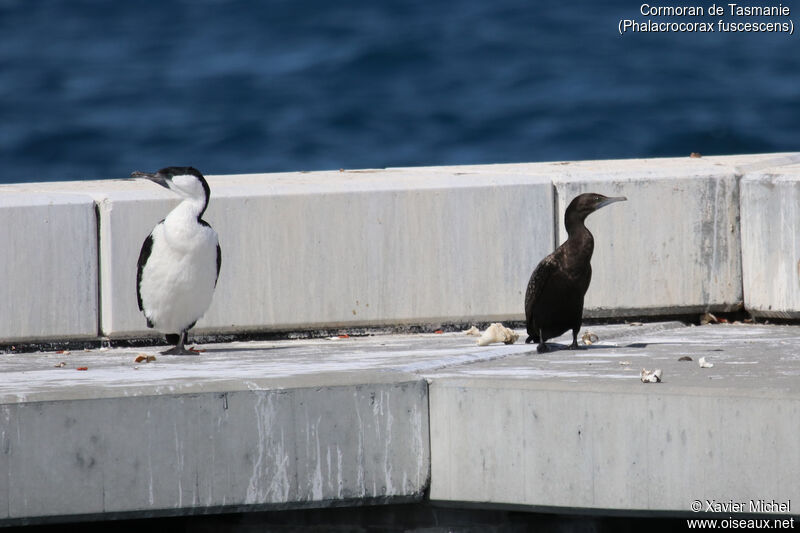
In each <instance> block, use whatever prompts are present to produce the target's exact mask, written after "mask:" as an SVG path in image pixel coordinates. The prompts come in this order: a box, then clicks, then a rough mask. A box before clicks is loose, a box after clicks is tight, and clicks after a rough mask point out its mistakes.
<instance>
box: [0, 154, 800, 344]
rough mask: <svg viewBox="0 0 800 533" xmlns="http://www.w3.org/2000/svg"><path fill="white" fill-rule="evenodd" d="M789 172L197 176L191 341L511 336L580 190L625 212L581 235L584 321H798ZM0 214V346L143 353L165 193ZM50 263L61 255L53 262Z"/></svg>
mask: <svg viewBox="0 0 800 533" xmlns="http://www.w3.org/2000/svg"><path fill="white" fill-rule="evenodd" d="M798 158H800V156H798V154H748V155H736V156H720V157H702V158H689V157H682V158H665V159H646V160H617V161H613V160H612V161H575V162H549V163H521V164H503V165H465V166H453V167H420V168H406V169H383V170H381V169H365V170H344V171H341V172H339V171H334V172H330V171H328V172H292V173H280V174H249V175H234V176H210V177H209V182H210V183H211V187H212V201H211V204H210V206H209V209H208V211H207V214H206V218H207V219H208V221H209V222H210V223H211V224H212V225H213V226H214V227H215V228H216V229H217V231H218V233H219V235H220V241H221V244H222V249H223V268H222V272H221V274H220V279H219V284H218V287H217V291H216V294H215V296H214V300H213V302H212V305H211V308H210V309H209V311H208V313H207V314H206V316H205V317H204V318H203V319H201V320H200V321H199V322H198V324H197V326H196V329H197V331H199V332H205V333H210V334H224V333H242V332H254V331H268V330H269V331H287V330H294V329H309V328H335V327H358V326H371V325H389V326H392V325H396V324H412V323H413V324H422V323H457V322H464V321H468V320H473V321H498V320H520V319H522V318H523V317H522V303H521V302H522V300H523V297H524V288H525V286H526V283H527V280H528V277H529V276H530V273H531V271H532V270H533V268H534V267H535V265H536V264H537V263H538V262H539V261H540V260H541V259H542V258H543V257H544V256H545V255H547V253H549V252H550V251H552V250H553V249H554V248H555V246H556V245H557V244H558V243H559V242H560V241H561V240H563V238H564V233H563V231H564V230H563V223H562V220H561V218H562V213H563V210H564V209H565V207H566V204H567V202H568V201H569V200H570V199H571V197H572V196H574V195H575V194H577V193H579V192H583V191H586V190H597V191H598V192H606V193H610V194H616V193H619V194H625V195H627V196H628V197H629V198H630V199H629V201H628V202H627V203H625V204H618V205H614V206H611V207H609V208H607V209H606V210H603V211H601V212H599V213H596V214H594V215H592V216H591V217H590V218H589V220H588V224H589V226H590V228H591V229H592V230H593V231H594V232H595V234H596V237H597V243H596V244H597V246H596V249H595V257H594V259H593V265H594V272H595V274H594V282H593V283H592V286H591V288H590V290H589V293H588V294H587V300H586V304H587V306H586V314H587V315H588V316H614V317H620V316H641V315H645V314H649V315H653V314H656V315H658V314H675V313H685V312H695V311H700V310H709V309H710V310H725V309H732V308H736V307H738V306H740V305H742V302H743V299H744V301H745V303H747V302H751V304H748V305H752V308H753V310H754V312H761V313H769V312H773V311H774V313H775V314H778V315H780V316H796V315H797V313H800V312H797V311H796V310H797V304H796V303H795V302H794V301H793V299H794V298H795V297H794V296H792V294H793V293H797V292H798V291H796V290H794V291H791V290H787V289H785V288H786V287H789V285H787V284H788V283H791V284H792V285H791V287H793V288H797V287H795V285H797V284H798V283H800V282H798V281H797V279H795V278H796V277H797V276H796V275H795V274H796V270H797V269H796V264H797V261H798V258H797V257H794V256H793V255H792V253H793V246H794V244H791V242H790V241H791V238H792V235H793V234H794V233H793V228H794V227H795V226H797V224H796V221H795V220H794V219H795V218H796V217H795V216H794V215H795V213H794V211H793V207H792V205H793V204H792V203H791V202H790V201H789V199H791V198H792V194H793V193H792V192H791V190H790V185H789V184H788V182H791V181H792V180H793V179H794V178H792V176H794V175H795V174H796V172H797V171H796V168H795V167H796V163H797V160H798ZM792 163H795V167H792V166H791V164H792ZM787 165H789V166H787ZM793 173H794V174H793ZM742 176H745V178H742ZM759 176H761V177H759ZM763 176H772V177H769V178H763ZM751 178H752V180H755V181H756V182H758V180H762V181H763V180H764V179H766V180H767V181H769V183H767V182H764V183H763V186H762V189H763V190H762V192H761V193H759V194H760V195H761V196H759V195H749V196H748V195H745V196H744V197H742V198H741V199H740V198H739V180H740V179H742V180H743V181H742V183H743V184H744V185H743V187H747V186H748V185H747V184H748V183H750V181H748V180H750V179H751ZM784 182H787V183H784ZM787 187H788V188H787ZM755 188H757V187H756V185H755V183H753V184H752V186H751V189H749V190H751V192H752V191H754V190H755ZM779 188H781V189H780V191H782V192H780V191H779ZM747 190H748V189H745V192H746V191H747ZM784 193H785V194H784ZM770 195H771V196H770ZM0 197H2V199H3V200H2V204H0V206H2V210H1V211H2V212H5V213H6V215H9V214H10V213H12V212H13V213H17V212H18V211H19V213H22V212H24V213H28V214H29V215H30V217H31V218H30V219H24V218H23V217H22V215H21V214H18V213H17V214H14V215H13V216H12V217H11V218H9V217H8V216H6V217H5V218H4V219H3V220H8V221H10V222H8V223H7V224H6V225H5V226H4V227H5V229H6V232H4V233H3V235H2V236H0V246H2V249H3V250H7V249H13V250H14V252H13V255H9V254H4V255H3V257H2V258H0V269H4V270H5V271H7V275H6V276H5V279H10V280H14V281H13V282H12V283H10V284H6V285H5V286H3V287H0V291H6V294H7V295H8V298H5V299H3V300H2V301H3V302H4V303H5V304H4V306H3V307H0V344H6V343H13V342H15V341H37V340H50V339H56V340H58V339H65V338H70V337H72V338H76V337H87V336H90V337H95V338H98V337H100V336H109V337H114V338H121V337H130V336H137V337H139V336H149V335H155V333H154V332H152V331H150V330H147V329H146V327H145V323H144V318H143V316H142V315H141V313H139V311H138V309H137V306H136V301H135V288H134V287H135V279H136V259H137V257H138V253H139V248H140V246H141V243H142V242H143V240H144V238H145V237H146V235H147V233H148V232H149V231H150V230H151V229H152V227H153V226H154V225H155V224H156V223H157V222H158V221H159V220H161V218H163V217H164V216H165V214H166V213H168V212H169V210H170V209H171V208H172V207H173V206H174V205H175V204H176V203H177V201H178V199H177V198H176V197H175V196H174V195H172V194H171V193H170V192H169V191H167V190H164V189H162V188H159V187H156V186H155V185H153V184H152V183H147V182H144V181H141V180H140V181H128V180H97V181H83V182H54V183H26V184H15V185H4V186H0ZM34 197H36V198H38V200H36V201H34V202H33V204H31V201H30V200H26V198H28V199H30V198H34ZM751 197H752V198H753V199H754V201H752V202H749V201H748V200H747V199H748V198H751ZM767 197H771V198H772V200H770V201H769V202H767V201H766V200H765V199H766V198H767ZM42 202H44V203H42ZM748 202H749V203H748ZM17 203H19V205H20V206H21V208H20V209H18V210H17V211H14V206H15V205H16V204H17ZM745 203H747V205H745ZM34 204H35V206H38V207H36V209H31V208H30V207H31V205H34ZM62 204H64V205H73V206H77V204H80V208H79V209H78V207H75V208H76V209H78V210H79V211H80V213H81V214H80V216H77V215H64V216H61V215H59V217H60V218H58V223H57V224H50V225H48V224H47V222H46V221H47V220H49V219H47V218H44V219H43V218H42V217H40V216H39V214H41V213H43V212H44V210H50V211H52V212H53V213H55V212H56V211H58V210H62V211H63V210H64V209H66V208H65V207H64V205H62ZM95 206H96V210H97V216H98V220H99V224H100V226H99V231H98V228H97V227H96V223H95V222H94V220H95V219H94V209H93V208H94V207H95ZM2 212H0V217H2V216H4V215H3V214H2ZM740 212H741V213H743V215H742V219H743V221H742V225H743V226H746V232H745V234H744V235H742V237H741V239H740V238H739V235H740V225H739V216H740ZM37 213H38V214H37ZM776 213H777V214H776ZM81 217H83V218H81ZM776 217H777V218H779V219H780V221H781V223H780V224H777V223H774V221H775V220H776ZM23 219H24V220H27V222H26V223H25V224H17V223H16V222H13V220H17V221H21V220H23ZM84 219H85V220H84ZM55 220H56V219H53V221H55ZM748 224H749V226H748ZM773 226H774V227H773ZM54 228H55V229H54ZM740 240H741V241H745V247H744V248H742V244H741V242H740ZM63 250H68V251H69V252H70V253H71V254H72V255H70V256H69V257H62V256H63V255H64V254H63ZM749 250H752V252H751V251H749ZM45 252H49V253H50V256H45V255H44V254H45ZM76 254H77V255H76ZM78 256H79V257H78ZM742 261H744V263H745V266H746V268H745V272H744V274H743V273H742V268H743V267H742ZM792 272H794V273H795V274H792ZM767 273H769V274H767ZM792 276H794V277H792ZM743 279H744V284H743V283H742V280H743ZM97 280H99V289H98V287H97ZM37 283H41V284H42V286H44V288H40V285H37ZM743 286H744V294H743V290H742V287H743ZM62 293H64V294H63V295H62ZM0 295H2V293H0ZM51 297H54V298H51ZM309 302H314V304H313V305H310V304H309ZM770 307H772V308H773V309H770ZM48 313H50V314H48ZM793 313H794V314H793ZM98 323H99V331H98Z"/></svg>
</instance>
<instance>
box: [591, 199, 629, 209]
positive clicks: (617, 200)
mask: <svg viewBox="0 0 800 533" xmlns="http://www.w3.org/2000/svg"><path fill="white" fill-rule="evenodd" d="M626 200H627V198H625V197H624V196H614V197H612V198H606V199H605V200H603V201H602V202H600V203H598V204H597V206H596V207H595V209H600V208H601V207H605V206H607V205H609V204H613V203H614V202H624V201H626Z"/></svg>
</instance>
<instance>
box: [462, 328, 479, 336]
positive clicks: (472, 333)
mask: <svg viewBox="0 0 800 533" xmlns="http://www.w3.org/2000/svg"><path fill="white" fill-rule="evenodd" d="M480 334H481V330H479V329H478V328H476V327H475V326H472V327H471V328H469V329H468V330H465V331H464V335H469V336H471V337H478V336H480Z"/></svg>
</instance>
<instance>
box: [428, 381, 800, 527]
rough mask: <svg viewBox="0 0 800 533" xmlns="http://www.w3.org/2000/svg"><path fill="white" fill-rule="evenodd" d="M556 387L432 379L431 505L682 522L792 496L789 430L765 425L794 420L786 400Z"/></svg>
mask: <svg viewBox="0 0 800 533" xmlns="http://www.w3.org/2000/svg"><path fill="white" fill-rule="evenodd" d="M642 387H643V388H644V387H646V386H642ZM558 389H559V388H558V387H554V388H545V387H542V388H538V389H537V388H534V387H525V386H522V387H515V386H511V387H509V385H508V382H507V381H506V382H505V383H502V384H499V383H495V384H492V383H482V382H480V381H478V380H476V381H473V382H472V383H471V384H465V383H464V380H459V382H457V383H448V382H447V380H443V379H438V380H435V381H434V382H433V383H432V385H431V387H430V403H431V415H430V416H431V462H432V466H431V472H432V479H431V491H430V497H431V500H433V501H462V502H485V503H491V504H517V505H527V506H536V507H539V506H544V507H569V508H585V509H606V510H610V509H614V510H626V511H645V510H658V511H676V512H684V513H685V512H688V511H689V505H690V504H691V502H692V500H695V499H703V498H711V497H713V496H714V495H724V496H725V500H726V501H727V500H728V499H729V498H733V501H744V502H747V501H749V500H750V499H756V498H760V497H763V496H753V495H754V494H756V495H761V494H764V495H769V496H766V498H767V499H770V498H778V497H780V498H788V499H791V500H794V498H796V497H798V496H800V493H798V485H797V483H796V481H795V480H794V479H792V472H796V471H797V469H798V468H800V447H798V443H797V439H796V438H795V437H796V435H794V433H795V431H794V429H793V428H792V427H790V426H791V424H788V425H787V424H781V423H779V422H777V421H776V420H775V419H774V417H772V416H765V413H775V416H780V417H781V418H782V419H783V417H791V416H797V415H799V414H800V402H798V401H797V399H794V398H786V399H785V401H784V402H783V404H782V405H781V406H780V408H779V410H778V411H776V410H775V401H776V399H775V398H774V397H769V398H768V397H764V398H758V397H751V396H735V397H728V398H720V397H714V396H711V395H709V396H705V395H694V394H666V395H653V394H644V391H642V393H633V392H627V393H625V394H615V393H611V392H610V391H604V392H603V391H597V392H593V391H587V390H583V391H577V390H569V388H562V390H558ZM648 392H649V389H648ZM498 414H500V416H498ZM787 419H788V418H787ZM487 429H489V430H488V431H487ZM763 449H771V450H773V451H775V452H776V453H778V454H779V455H778V456H780V457H781V460H780V461H776V460H775V457H776V455H773V454H769V455H768V456H765V455H763V454H761V453H760V451H761V450H763ZM784 458H785V460H784ZM731 465H736V468H731ZM772 495H775V496H772ZM778 495H780V496H778Z"/></svg>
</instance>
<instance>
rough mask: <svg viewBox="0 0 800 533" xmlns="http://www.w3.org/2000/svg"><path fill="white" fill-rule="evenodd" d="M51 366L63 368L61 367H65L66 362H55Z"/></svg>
mask: <svg viewBox="0 0 800 533" xmlns="http://www.w3.org/2000/svg"><path fill="white" fill-rule="evenodd" d="M53 366H54V367H56V368H63V367H65V366H67V363H66V362H64V361H61V362H60V363H56V364H55V365H53Z"/></svg>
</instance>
